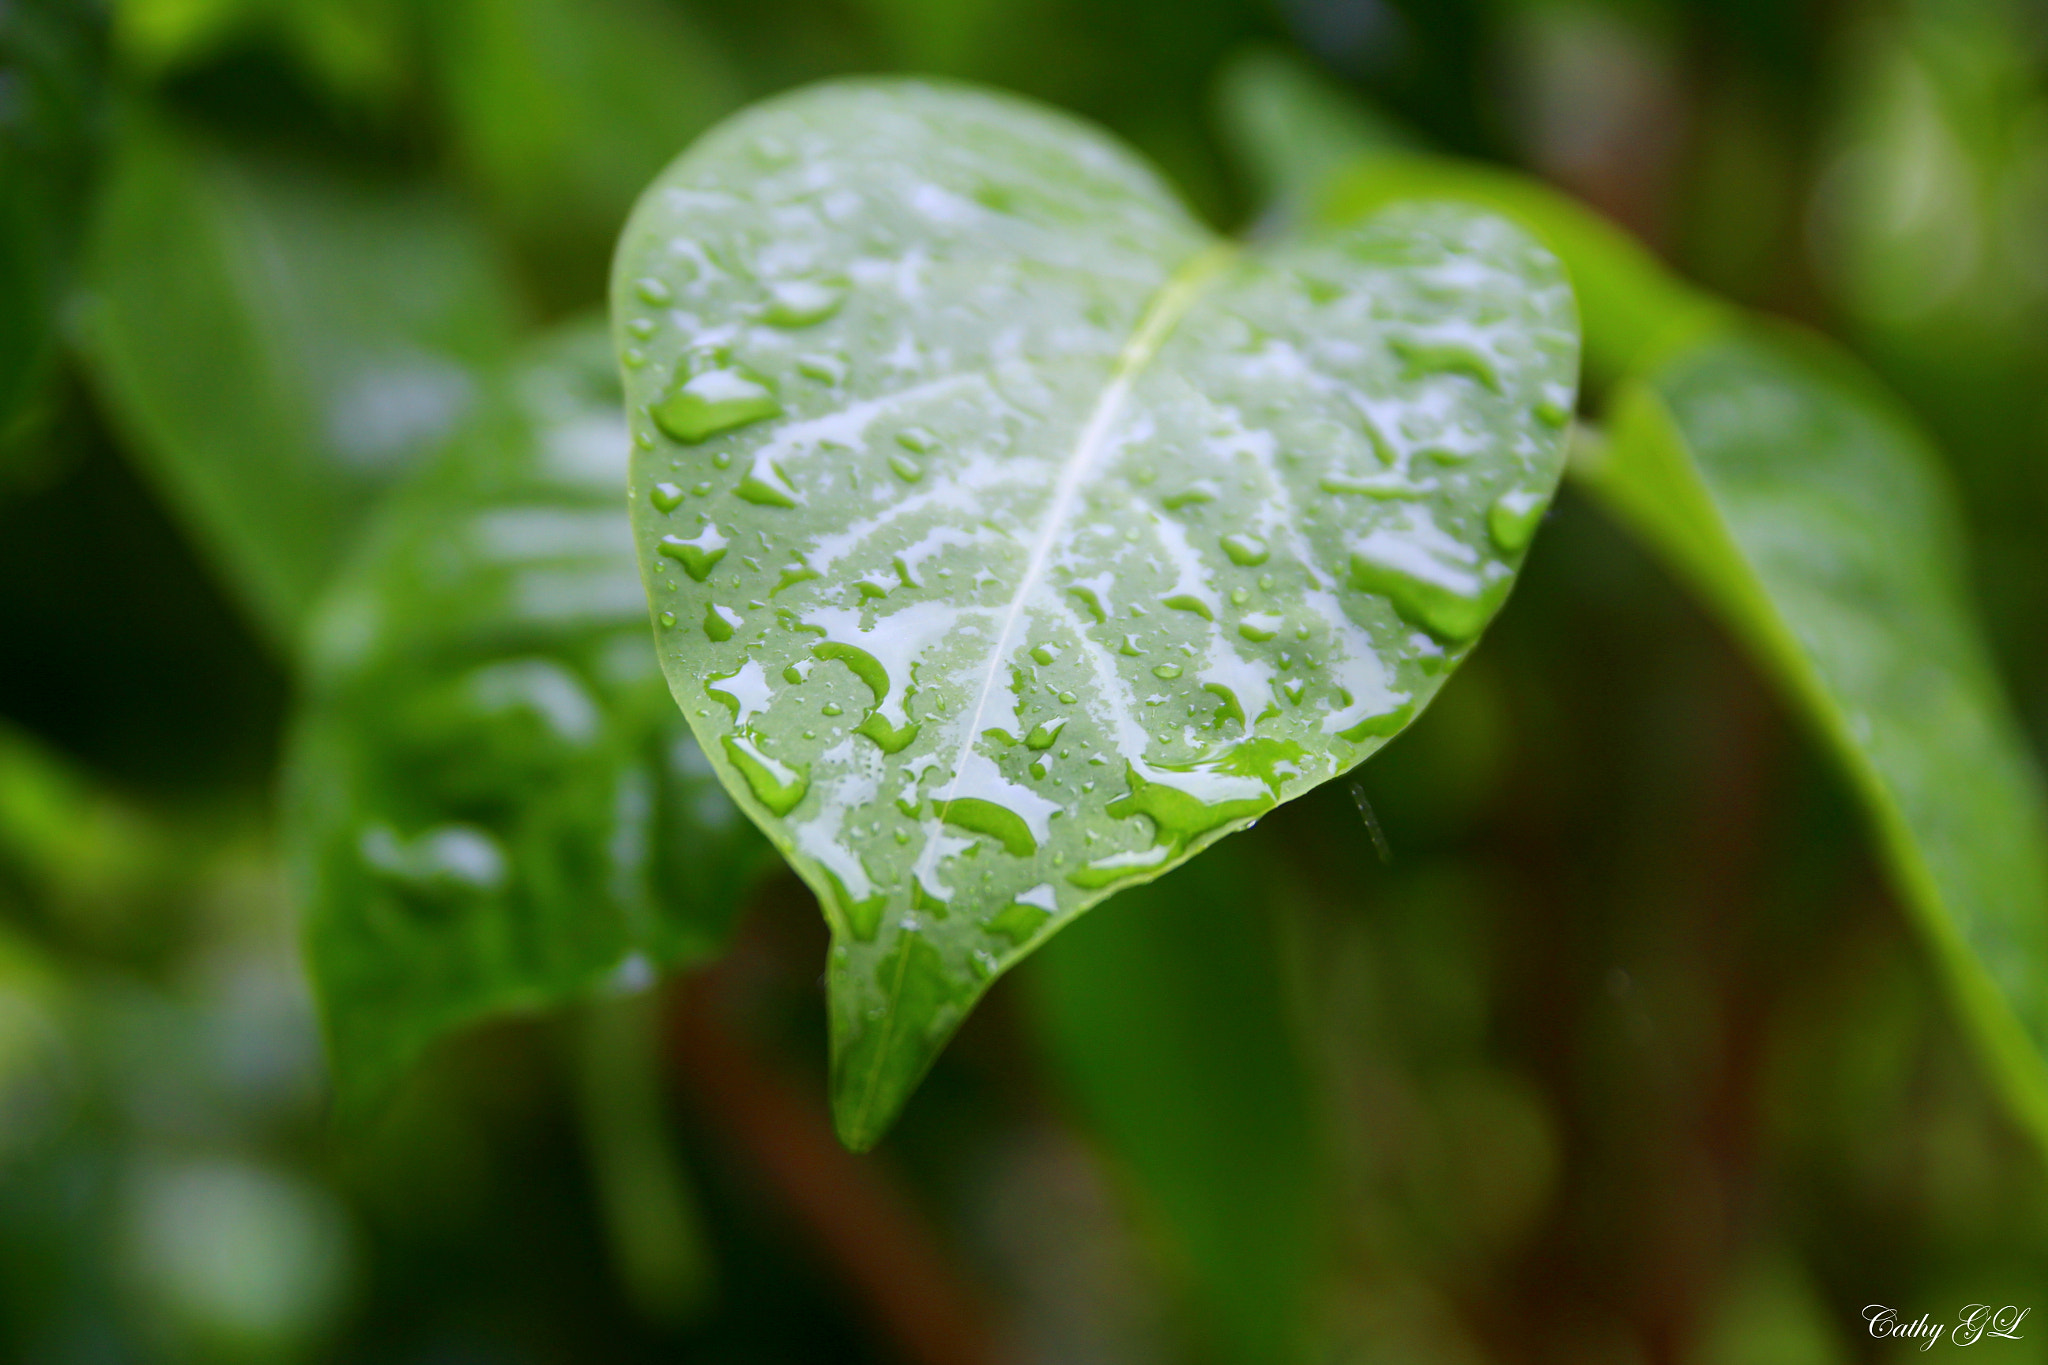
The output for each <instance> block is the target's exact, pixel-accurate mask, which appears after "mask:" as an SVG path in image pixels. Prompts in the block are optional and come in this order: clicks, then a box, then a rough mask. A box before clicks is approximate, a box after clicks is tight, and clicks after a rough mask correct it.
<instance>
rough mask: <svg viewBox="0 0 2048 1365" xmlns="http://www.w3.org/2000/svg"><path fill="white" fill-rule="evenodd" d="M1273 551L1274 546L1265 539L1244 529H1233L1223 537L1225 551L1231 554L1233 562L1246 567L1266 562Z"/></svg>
mask: <svg viewBox="0 0 2048 1365" xmlns="http://www.w3.org/2000/svg"><path fill="white" fill-rule="evenodd" d="M1272 552H1273V551H1272V547H1271V546H1269V545H1267V544H1266V542H1265V541H1263V540H1261V539H1259V537H1257V536H1254V535H1248V534H1246V533H1244V532H1242V531H1233V532H1232V533H1231V534H1229V535H1227V536H1225V537H1223V553H1225V554H1227V555H1229V556H1230V562H1231V563H1233V564H1237V565H1241V566H1243V567H1244V568H1251V567H1252V566H1253V565H1255V564H1263V563H1265V562H1266V558H1267V556H1268V555H1270V554H1272Z"/></svg>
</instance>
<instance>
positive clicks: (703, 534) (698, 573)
mask: <svg viewBox="0 0 2048 1365" xmlns="http://www.w3.org/2000/svg"><path fill="white" fill-rule="evenodd" d="M731 543H732V542H730V541H729V540H727V539H726V537H725V532H723V531H721V530H719V529H718V528H717V527H716V526H706V527H705V528H704V529H703V530H701V531H699V532H698V533H697V534H696V536H695V537H694V538H692V539H690V540H685V539H683V538H682V537H681V536H663V537H662V538H661V539H660V540H659V541H658V542H656V544H655V547H654V548H655V549H657V550H659V551H660V552H661V553H662V554H664V555H666V556H667V557H668V558H670V559H673V560H675V561H676V562H677V563H679V564H681V565H682V566H683V572H684V573H687V574H688V575H689V576H690V577H692V578H694V579H696V580H697V581H698V582H699V583H702V582H703V581H704V580H705V579H707V578H709V577H710V576H711V569H712V566H713V565H715V564H717V563H718V561H719V560H721V559H724V558H725V547H726V546H727V545H729V544H731Z"/></svg>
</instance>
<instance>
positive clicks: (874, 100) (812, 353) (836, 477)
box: [613, 83, 1576, 1147]
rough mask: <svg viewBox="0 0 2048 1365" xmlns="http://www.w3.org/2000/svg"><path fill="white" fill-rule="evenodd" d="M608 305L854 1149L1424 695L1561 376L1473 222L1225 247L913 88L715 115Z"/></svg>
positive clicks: (1478, 606) (1074, 131)
mask: <svg viewBox="0 0 2048 1365" xmlns="http://www.w3.org/2000/svg"><path fill="white" fill-rule="evenodd" d="M613 313H614V326H615V330H616V337H617V340H618V344H619V345H620V347H621V353H622V356H623V358H624V361H625V365H626V376H627V379H626V383H627V395H628V405H629V412H630V416H631V419H632V421H633V423H634V437H635V441H636V443H637V445H638V446H639V451H638V454H637V458H636V460H635V464H634V490H635V498H636V504H635V511H634V515H635V525H636V529H637V532H638V540H639V545H640V553H641V562H642V567H643V570H644V571H645V574H646V577H647V579H648V582H649V585H650V589H651V592H652V595H653V599H654V604H655V610H656V612H657V613H658V614H659V618H660V620H661V621H662V622H663V626H662V629H661V632H660V640H661V655H662V661H663V664H664V666H665V667H666V669H667V670H668V674H669V679H670V683H671V685H672V686H673V688H674V690H675V693H676V696H677V699H678V701H679V702H680V703H681V705H682V707H683V708H684V710H685V711H686V713H687V714H688V715H689V716H690V719H691V722H692V724H693V725H695V726H696V727H697V732H698V734H699V737H700V738H701V739H703V741H704V744H705V748H706V750H707V751H708V752H709V753H710V754H711V756H712V760H713V762H714V763H715V764H717V765H718V767H719V769H720V771H721V773H722V774H723V775H724V776H725V778H726V780H727V784H728V786H730V787H731V788H732V789H733V791H734V792H735V794H736V795H737V796H738V797H739V799H740V801H741V804H742V805H743V806H745V807H746V808H747V810H748V811H749V812H750V813H751V814H752V815H753V816H754V817H755V819H756V820H757V821H759V822H760V823H761V824H762V825H763V827H764V828H766V829H768V830H769V831H770V832H771V834H772V836H773V837H774V838H775V839H776V841H777V842H778V844H780V845H781V846H782V848H783V849H784V851H785V853H787V854H788V856H789V857H790V860H791V861H792V863H793V864H794V865H795V866H796V868H797V869H798V871H799V872H800V873H801V874H802V875H803V876H804V877H805V879H806V880H807V881H809V882H810V884H811V885H812V887H813V888H814V889H815V890H816V891H817V892H818V894H819V896H820V898H821V900H822V901H823V903H824V906H825V912H826V915H827V918H828V919H829V920H830V922H831V925H832V929H833V935H834V948H833V953H832V962H831V986H832V1016H833V1029H834V1062H835V1077H834V1086H835V1095H834V1100H835V1108H836V1111H837V1114H838V1121H839V1125H840V1131H841V1135H842V1136H843V1137H844V1138H845V1139H846V1140H847V1141H848V1142H849V1143H851V1144H852V1145H854V1146H856V1147H863V1146H866V1145H867V1144H869V1143H871V1142H872V1141H873V1140H874V1139H875V1138H876V1137H877V1136H878V1135H879V1134H880V1132H881V1130H882V1129H883V1127H884V1126H885V1125H886V1123H887V1121H888V1120H889V1118H890V1117H891V1116H892V1115H893V1113H894V1112H895V1110H896V1108H897V1106H898V1105H899V1104H900V1103H901V1102H902V1099H903V1098H904V1096H905V1095H906V1094H907V1093H908V1092H909V1090H910V1089H911V1087H912V1086H913V1085H914V1084H915V1083H916V1081H917V1079H918V1077H919V1076H920V1075H921V1074H922V1073H923V1071H924V1069H925V1067H926V1066H927V1065H928V1064H929V1062H930V1060H931V1058H932V1057H933V1055H934V1054H935V1053H936V1051H937V1049H938V1047H939V1046H940V1045H941V1044H942V1043H943V1041H944V1039H945V1037H946V1036H947V1035H948V1034H949V1033H950V1032H951V1030H952V1028H953V1027H954V1026H955V1025H956V1024H957V1023H958V1021H959V1019H960V1017H961V1016H962V1014H963V1013H964V1011H965V1010H966V1008H967V1007H968V1005H969V1004H971V1002H972V1001H973V1000H974V998H975V997H976V996H977V995H978V994H979V993H980V992H981V990H982V989H984V987H985V986H986V984H987V982H988V980H989V979H990V978H991V977H993V976H994V975H995V973H997V972H999V971H1001V970H1002V969H1003V968H1005V967H1006V966H1008V965H1009V964H1010V963H1012V962H1014V961H1016V960H1017V958H1018V957H1019V956H1021V955H1022V954H1023V953H1025V952H1027V951H1028V950H1029V949H1030V948H1031V947H1032V945H1034V944H1035V943H1036V942H1038V941H1039V940H1040V939H1042V938H1043V937H1044V936H1045V935H1046V934H1048V933H1050V932H1051V931H1052V930H1053V929H1055V928H1057V927H1058V925H1059V924H1061V923H1063V922H1064V921H1065V920H1067V919H1069V918H1071V917H1072V916H1073V915H1075V914H1078V913H1079V912H1081V911H1082V910H1084V909H1086V908H1087V907H1088V906H1090V905H1092V904H1094V903H1095V902H1097V901H1099V900H1101V899H1102V898H1103V897H1105V896H1106V895H1108V894H1110V892H1111V891H1112V890H1114V889H1115V888H1116V887H1118V886H1120V885H1126V884H1129V883H1132V882H1137V881H1143V880H1146V879H1149V878H1151V877H1153V876H1156V875H1158V874H1159V873H1161V872H1164V871H1165V870H1167V869H1168V868H1170V867H1172V866H1174V865H1176V864H1177V863H1179V862H1180V861H1182V860H1183V859H1185V858H1187V857H1188V856H1189V855H1191V854H1193V853H1194V852H1196V851H1197V850H1199V849H1200V848H1201V847H1203V846H1204V845H1206V844H1207V843H1209V842H1211V841H1212V840H1214V839H1216V838H1218V837H1220V836H1222V835H1223V834H1225V833H1228V832H1229V831H1230V830H1232V829H1236V828H1240V827H1242V826H1243V825H1244V824H1246V823H1247V822H1249V821H1251V820H1253V819H1256V818H1257V817H1258V816H1259V815H1260V814H1262V813H1264V812H1265V811H1267V810H1269V809H1271V808H1272V807H1273V805H1275V804H1276V803H1277V802H1280V801H1283V800H1286V799H1288V798H1290V797H1292V796H1295V795H1298V794H1299V793H1301V792H1303V791H1305V790H1307V789H1309V788H1310V787H1312V786H1314V785H1315V784H1317V783H1319V782H1321V781H1324V780H1326V779H1327V778H1329V777H1330V776H1332V775H1334V774H1336V773H1338V772H1341V771H1343V770H1345V769H1346V768H1349V767H1350V766H1351V765H1352V764H1354V763H1356V762H1358V761H1359V760H1360V759H1362V758H1364V757H1365V756H1366V755H1367V754H1369V753H1371V752H1372V751H1373V750H1374V749H1375V748H1377V747H1378V746H1379V745H1381V744H1383V743H1384V742H1385V741H1386V739H1387V737H1388V736H1389V735H1391V734H1393V733H1394V732H1395V731H1397V730H1399V729H1400V728H1401V726H1402V725H1404V724H1405V723H1406V722H1407V721H1408V720H1409V719H1410V718H1411V717H1412V716H1413V715H1414V714H1415V712H1416V710H1417V708H1418V707H1420V706H1421V705H1422V704H1424V703H1425V702H1426V701H1427V700H1428V699H1429V697H1430V696H1431V695H1432V694H1433V693H1434V692H1435V690H1436V688H1437V687H1438V686H1439V685H1440V683H1441V682H1442V680H1443V678H1444V676H1445V674H1446V673H1447V672H1448V670H1449V669H1450V668H1451V667H1452V666H1453V665H1454V664H1455V663H1456V662H1457V660H1458V659H1459V658H1460V657H1462V656H1463V654H1464V653H1465V652H1466V650H1468V649H1469V648H1470V647H1471V644H1472V642H1473V641H1474V639H1475V638H1476V637H1477V636H1478V634H1479V632H1480V630H1481V629H1482V628H1483V627H1484V625H1485V623H1486V621H1487V620H1488V619H1489V618H1490V616H1491V615H1492V613H1493V611H1494V610H1495V609H1496V608H1497V607H1498V605H1499V604H1500V602H1501V600H1502V598H1503V597H1504V596H1505V595H1506V593H1507V590H1508V587H1509V585H1510V583H1511V582H1512V580H1513V577H1514V571H1515V567H1516V565H1517V564H1518V563H1519V561H1520V558H1521V553H1522V550H1523V548H1524V547H1525V546H1526V544H1527V541H1528V537H1529V532H1530V531H1531V530H1532V529H1533V527H1534V518H1535V517H1536V515H1537V514H1538V513H1539V512H1540V510H1541V509H1542V507H1543V506H1544V505H1545V504H1546V503H1547V501H1548V499H1549V497H1550V493H1551V490H1552V488H1553V486H1554V482H1555V479H1556V477H1557V474H1558V470H1559V465H1560V459H1561V444H1562V432H1563V427H1564V424H1565V421H1566V414H1568V413H1569V411H1570V407H1571V400H1572V391H1573V382H1574V377H1575V360H1576V337H1575V328H1574V321H1573V316H1572V307H1571V299H1570V295H1569V293H1568V292H1567V290H1566V289H1565V288H1564V286H1563V283H1562V280H1561V277H1560V274H1559V271H1558V269H1557V267H1556V264H1555V262H1554V261H1553V260H1552V259H1551V258H1550V257H1549V256H1548V255H1547V253H1545V252H1543V251H1542V250H1541V249H1540V248H1539V247H1537V246H1535V245H1534V243H1533V242H1532V241H1531V240H1530V239H1529V238H1527V237H1526V236H1524V235H1523V234H1521V233H1519V232H1517V231H1515V230H1514V229H1512V228H1510V227H1509V226H1508V225H1506V224H1505V223H1504V222H1502V221H1501V220H1499V219H1497V218H1493V217H1490V216H1487V215H1484V214H1478V213H1473V212H1469V211H1466V210H1461V209H1452V208H1442V207H1431V206H1410V207H1405V208H1397V209H1394V210H1390V211H1389V212H1388V213H1386V214H1385V215H1382V216H1380V217H1378V218H1376V219H1374V220H1373V221H1371V222H1369V223H1365V224H1362V225H1360V226H1358V227H1355V228H1352V229H1349V230H1346V231H1342V232H1333V233H1330V234H1326V235H1322V236H1317V237H1313V238H1304V239H1301V240H1297V241H1289V242H1280V243H1272V244H1267V245H1262V246H1259V247H1256V248H1253V249H1249V250H1245V251H1239V250H1237V249H1236V248H1234V247H1231V246H1229V245H1227V244H1224V243H1222V242H1219V241H1217V240H1216V239H1215V238H1213V237H1212V236H1211V235H1210V234H1209V233H1208V232H1207V231H1206V230H1204V229H1203V228H1202V227H1201V226H1200V225H1199V224H1197V223H1196V222H1194V221H1193V220H1192V219H1190V218H1189V216H1188V215H1187V213H1186V212H1185V211H1184V210H1183V209H1182V208H1181V207H1180V205H1179V204H1178V203H1177V202H1176V201H1175V200H1174V198H1173V197H1172V196H1171V194H1170V193H1169V192H1168V191H1167V190H1166V189H1165V188H1164V187H1163V186H1162V185H1161V184H1160V183H1159V181H1158V180H1157V179H1156V178H1155V177H1154V176H1153V175H1152V174H1151V172H1150V171H1149V170H1147V169H1146V168H1145V167H1144V166H1143V165H1141V164H1139V163H1138V162H1137V161H1136V160H1135V159H1134V158H1133V157H1132V156H1131V155H1130V154H1129V153H1127V152H1125V151H1124V150H1123V149H1122V148H1121V147H1119V146H1117V145H1116V144H1114V143H1112V142H1111V141H1109V140H1108V139H1107V138H1106V137H1104V136H1103V135H1101V134H1099V133H1096V132H1094V131H1092V130H1090V129H1088V128H1086V127H1084V126H1081V125H1078V124H1076V123H1073V122H1071V121H1069V120H1067V119H1065V118H1063V117H1060V116H1057V115H1054V114H1051V113H1049V112H1045V111H1042V110H1039V109H1037V108H1034V107H1032V106H1029V105H1026V104H1023V103H1021V102H1017V101H1013V100H1009V99H1004V98H998V97H994V96H990V95H984V94H979V93H974V92H971V91H968V90H964V89H957V88H945V87H933V86H927V85H921V84H912V83H890V84H881V83H876V84H841V85H831V86H824V87H818V88H814V89H811V90H809V91H805V92H800V93H798V94H796V95H794V96H791V97H788V98H785V99H782V100H778V101H775V102H772V103H770V104H767V105H764V106H760V107H758V108H756V109H755V110H753V111H751V112H749V113H747V114H745V115H743V116H741V117H739V118H737V119H734V120H732V121H731V122H729V123H727V124H725V125H723V126H721V127H720V128H719V129H716V130H714V131H713V133H711V134H710V135H708V136H707V137H706V138H705V139H704V140H703V141H702V142H700V143H699V144H698V145H697V146H696V147H695V148H694V149H692V150H691V151H690V152H689V153H688V154H686V155H685V156H684V157H682V158H681V159H680V160H678V161H677V162H676V163H675V164H674V165H673V166H671V167H670V168H669V170H668V171H667V172H665V173H664V174H663V176H662V177H661V178H660V179H659V180H658V181H657V182H656V183H655V185H654V186H653V188H652V189H651V190H650V191H649V192H648V194H647V195H646V196H645V198H644V199H643V200H642V202H641V206H640V208H639V209H638V210H637V211H636V213H635V216H634V218H633V220H632V222H631V224H630V225H629V227H628V229H627V232H626V236H625V239H624V242H623V243H622V245H621V248H620V253H619V257H618V262H617V273H616V276H615V292H614V299H613Z"/></svg>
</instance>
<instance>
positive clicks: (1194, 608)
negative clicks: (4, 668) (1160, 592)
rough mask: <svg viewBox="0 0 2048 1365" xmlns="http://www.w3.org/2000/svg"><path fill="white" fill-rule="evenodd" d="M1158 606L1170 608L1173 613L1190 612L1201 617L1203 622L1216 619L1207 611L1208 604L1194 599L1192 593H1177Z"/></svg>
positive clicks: (1214, 615) (1212, 613) (1196, 598)
mask: <svg viewBox="0 0 2048 1365" xmlns="http://www.w3.org/2000/svg"><path fill="white" fill-rule="evenodd" d="M1160 605H1161V606H1163V607H1171V608H1172V609H1173V610H1175V611H1191V612H1193V613H1194V614H1195V615H1197V616H1199V617H1201V618H1202V619H1203V620H1204V621H1213V620H1215V619H1216V614H1215V613H1214V612H1212V611H1210V610H1209V604H1208V603H1207V602H1204V601H1203V600H1202V599H1201V598H1199V597H1196V596H1195V595H1194V594H1193V593H1185V592H1184V593H1179V594H1177V595H1175V596H1173V597H1169V598H1167V599H1166V600H1165V601H1163V602H1161V603H1160Z"/></svg>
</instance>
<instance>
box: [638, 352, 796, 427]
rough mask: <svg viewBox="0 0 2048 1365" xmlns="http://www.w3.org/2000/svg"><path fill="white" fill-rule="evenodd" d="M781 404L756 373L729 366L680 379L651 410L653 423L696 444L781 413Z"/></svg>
mask: <svg viewBox="0 0 2048 1365" xmlns="http://www.w3.org/2000/svg"><path fill="white" fill-rule="evenodd" d="M781 412H782V404H780V403H778V402H776V401H775V393H774V390H772V389H770V388H769V387H768V383H767V381H766V380H764V379H762V378H761V377H760V376H759V375H756V374H753V373H752V372H750V371H748V370H746V369H744V368H742V367H740V366H737V365H728V366H725V367H723V368H720V369H716V370H706V371H704V372H703V373H702V374H699V375H695V376H692V377H691V378H688V379H685V380H682V381H681V382H679V383H677V384H675V385H674V386H673V387H671V388H670V390H669V393H668V396H667V397H666V398H664V399H663V400H662V401H661V402H660V403H659V404H657V405H656V406H655V408H654V410H653V417H654V424H655V425H656V426H658V427H660V428H661V429H662V430H663V431H664V432H666V433H667V434H668V435H669V436H670V437H672V438H673V439H675V440H678V441H682V442H685V443H686V444H689V445H695V444H697V443H698V442H700V441H707V440H709V439H710V438H712V437H713V436H716V435H718V434H719V433H721V432H726V431H732V430H734V429H735V428H738V427H743V426H747V425H749V424H751V423H754V422H759V421H761V420H763V419H765V418H769V417H776V416H779V415H781Z"/></svg>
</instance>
